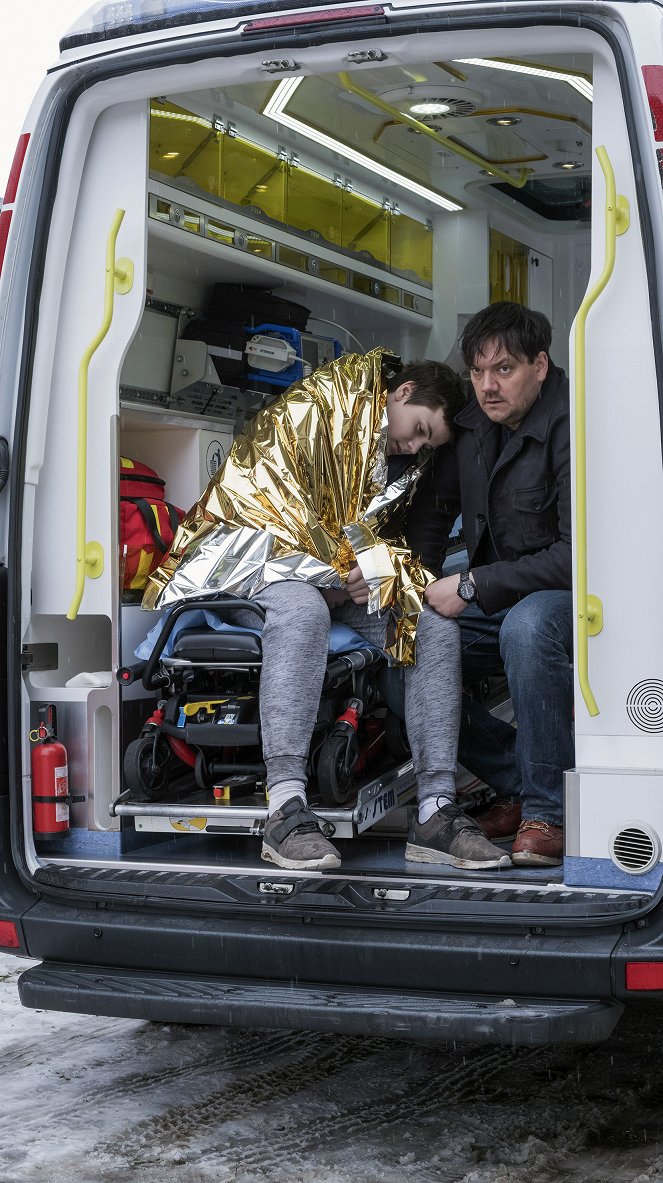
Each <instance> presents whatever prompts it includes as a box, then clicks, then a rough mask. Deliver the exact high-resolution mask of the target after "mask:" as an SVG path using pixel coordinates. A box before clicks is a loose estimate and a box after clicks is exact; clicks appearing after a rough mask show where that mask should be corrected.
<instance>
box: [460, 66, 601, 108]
mask: <svg viewBox="0 0 663 1183" xmlns="http://www.w3.org/2000/svg"><path fill="white" fill-rule="evenodd" d="M454 61H455V62H458V63H459V64H460V65H465V66H485V67H486V69H489V70H510V71H511V73H513V74H532V75H533V76H534V77H535V78H551V79H552V80H553V81H556V82H568V84H569V86H572V87H573V89H574V90H577V91H578V94H581V95H582V97H583V98H584V99H587V100H588V101H589V102H590V103H591V102H592V100H593V97H594V88H593V87H592V84H591V82H589V81H588V79H587V78H585V77H583V75H582V74H569V73H568V72H567V71H566V70H554V69H549V68H548V66H528V65H524V64H523V63H521V62H507V61H501V60H500V59H499V58H454Z"/></svg>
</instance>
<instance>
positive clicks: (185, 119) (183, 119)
mask: <svg viewBox="0 0 663 1183" xmlns="http://www.w3.org/2000/svg"><path fill="white" fill-rule="evenodd" d="M150 115H151V116H152V118H153V119H172V120H173V121H174V122H175V123H195V124H197V125H198V127H204V128H205V129H206V130H207V131H209V130H210V129H211V127H212V120H211V119H204V118H203V116H202V115H187V114H185V113H184V112H183V111H161V110H160V109H159V107H150Z"/></svg>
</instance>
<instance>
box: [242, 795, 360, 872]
mask: <svg viewBox="0 0 663 1183" xmlns="http://www.w3.org/2000/svg"><path fill="white" fill-rule="evenodd" d="M332 832H333V831H332ZM260 857H261V858H263V859H264V860H265V862H267V863H276V865H277V866H278V867H284V868H285V869H286V871H330V870H332V868H333V867H340V865H341V856H340V854H339V853H338V851H337V849H336V847H335V846H332V844H331V842H328V841H327V839H326V838H325V836H324V834H323V832H322V829H321V828H320V822H319V820H318V818H317V817H316V816H315V814H314V813H312V812H311V810H310V809H308V808H307V807H306V805H305V804H304V802H303V801H302V799H301V797H290V799H289V800H288V801H286V802H285V804H284V805H282V806H281V808H280V809H277V810H276V812H275V813H273V814H272V816H271V817H268V818H267V822H266V824H265V833H264V834H263V841H262V850H261V852H260Z"/></svg>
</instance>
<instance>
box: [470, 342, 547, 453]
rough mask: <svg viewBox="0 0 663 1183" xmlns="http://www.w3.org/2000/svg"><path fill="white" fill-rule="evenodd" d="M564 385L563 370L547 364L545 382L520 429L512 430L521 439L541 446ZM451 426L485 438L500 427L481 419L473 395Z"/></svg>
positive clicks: (484, 417) (490, 420)
mask: <svg viewBox="0 0 663 1183" xmlns="http://www.w3.org/2000/svg"><path fill="white" fill-rule="evenodd" d="M566 382H567V377H566V374H565V373H564V370H560V369H559V368H558V367H557V366H556V365H553V363H552V362H550V365H549V367H548V373H547V375H546V380H545V382H544V383H543V386H542V387H541V393H540V395H539V397H538V398H537V400H536V402H535V403H534V404H533V405H532V406H531V407H530V409H529V411H528V412H527V415H526V416H525V418H524V419H523V421H522V423H521V424H520V426H519V427H518V428H516V432H517V433H518V434H519V436H520V437H521V438H523V437H524V436H531V437H532V438H533V439H536V440H539V441H541V442H542V443H543V442H544V441H545V440H546V439H547V437H548V432H549V428H550V419H551V416H552V414H553V412H554V411H555V404H556V402H557V395H558V394H560V392H561V391H562V390H563V388H564V385H565V383H566ZM454 423H456V424H457V425H458V426H459V427H464V428H466V429H467V430H469V431H474V432H476V433H477V435H480V436H485V435H488V434H489V432H491V431H495V432H497V431H500V430H501V424H499V423H493V421H492V419H489V418H488V416H487V415H484V413H483V411H482V410H481V407H480V406H479V404H478V402H477V400H476V397H475V395H474V391H472V394H471V395H470V399H469V402H468V404H467V406H466V407H463V410H462V411H460V412H459V414H458V415H456V417H455V419H454ZM514 434H515V433H514Z"/></svg>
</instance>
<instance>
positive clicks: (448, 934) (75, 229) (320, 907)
mask: <svg viewBox="0 0 663 1183" xmlns="http://www.w3.org/2000/svg"><path fill="white" fill-rule="evenodd" d="M662 47H663V5H661V4H660V3H658V2H656V0H643V2H634V0H604V2H600V3H599V2H597V0H554V2H552V0H537V2H536V3H533V2H531V0H500V2H499V3H492V2H490V0H487V2H485V3H483V2H482V3H480V4H479V3H476V0H381V2H379V3H375V2H371V0H343V2H340V3H338V2H335V0H326V2H325V3H324V4H315V3H311V2H309V0H303V2H299V0H233V2H232V3H224V2H222V0H122V2H119V0H117V2H114V0H98V2H97V3H95V4H93V5H92V6H91V7H90V8H89V10H88V11H87V12H85V13H83V15H82V16H81V17H80V18H79V19H78V20H77V21H76V22H75V24H74V25H73V27H72V28H70V29H69V30H68V32H67V33H66V34H65V35H64V37H63V38H62V41H61V43H60V51H61V52H60V56H59V59H58V60H57V62H55V64H54V65H53V67H52V68H51V69H50V70H49V72H48V74H47V77H46V79H45V80H44V82H43V84H42V86H41V88H40V90H39V92H38V94H37V96H36V98H35V100H34V102H33V104H32V106H31V108H30V110H29V113H28V115H27V119H26V121H25V124H24V128H23V132H22V134H21V136H20V139H19V141H18V145H17V148H16V153H15V156H14V161H13V165H12V168H11V174H10V177H9V180H8V184H7V188H6V191H5V195H4V202H3V205H2V209H1V212H0V265H1V268H2V270H1V274H0V388H1V390H2V399H1V400H0V437H1V438H0V485H1V486H2V490H1V492H0V563H1V566H0V590H1V605H2V608H1V611H2V617H3V627H2V637H3V638H4V641H3V645H2V653H1V658H0V677H1V678H2V693H1V695H0V711H1V722H0V734H1V736H2V745H1V749H0V751H1V757H0V758H1V772H0V845H1V850H2V858H1V859H0V948H2V949H3V950H4V951H8V952H11V953H15V954H17V955H18V956H25V957H28V958H31V959H33V961H35V962H36V964H33V965H31V966H30V967H29V968H27V969H26V970H25V972H24V973H23V974H22V976H21V978H20V983H19V991H20V996H21V999H22V1001H23V1003H24V1004H25V1005H26V1006H28V1007H39V1008H49V1009H54V1010H63V1011H75V1012H84V1013H85V1012H87V1013H93V1014H105V1015H117V1016H122V1017H133V1018H142V1019H150V1020H164V1021H168V1022H172V1021H175V1022H186V1023H192V1022H193V1023H209V1024H227V1025H244V1026H250V1027H268V1028H274V1027H286V1028H300V1029H319V1030H327V1031H352V1032H366V1033H367V1034H379V1035H387V1036H397V1037H399V1038H402V1037H411V1038H413V1039H419V1038H421V1039H440V1040H446V1039H461V1040H474V1041H479V1042H494V1043H507V1044H514V1045H517V1044H530V1045H536V1044H543V1043H551V1042H553V1043H554V1042H558V1043H564V1042H566V1043H580V1042H593V1041H598V1040H601V1039H604V1038H606V1037H607V1036H608V1035H609V1034H610V1032H611V1031H612V1030H613V1028H614V1026H615V1024H616V1023H617V1022H618V1021H619V1018H620V1016H621V1014H622V1013H623V1011H624V1009H625V1007H626V1006H631V1007H634V1006H636V1005H637V1004H639V1003H643V1002H646V1003H648V1004H651V1002H655V1001H657V1000H661V1001H663V614H662V613H659V611H658V609H655V604H656V601H657V599H658V595H659V592H660V589H661V587H662V586H663V528H662V526H661V522H662V520H663V464H662V451H661V442H662V429H663V351H662V347H661V346H662V331H661V330H662V323H661V296H662V295H663V48H662ZM505 299H506V300H515V301H517V302H520V303H523V304H526V305H528V306H529V307H531V308H534V309H537V310H539V311H542V312H544V313H545V314H546V315H547V316H548V318H549V319H550V321H551V323H552V326H553V342H552V347H551V356H552V358H553V360H554V362H555V363H556V364H557V365H558V366H561V367H563V368H564V369H565V370H566V371H567V373H568V374H569V377H570V382H571V394H572V411H571V436H572V455H573V481H574V492H573V556H574V588H573V597H574V615H575V639H574V662H573V668H574V677H575V709H574V726H575V765H574V767H572V768H569V769H568V771H567V772H566V776H565V801H564V811H565V848H564V860H563V865H562V866H560V867H559V868H556V867H544V868H541V867H533V868H516V867H513V868H512V869H507V870H502V869H500V871H499V872H498V871H492V872H491V871H483V872H471V871H462V870H454V869H453V868H451V867H445V866H442V865H440V866H439V867H438V866H436V865H433V864H425V865H413V864H411V863H410V864H408V863H406V862H405V861H404V858H403V852H404V843H405V837H406V834H407V827H408V811H409V810H410V809H411V807H412V801H413V799H414V793H415V786H414V781H413V773H412V765H411V761H409V760H408V755H407V749H406V748H405V747H402V746H401V748H400V749H399V746H398V736H395V734H394V722H393V718H392V717H391V716H390V714H389V711H388V710H387V708H386V707H384V706H381V705H380V702H379V701H377V702H374V704H373V705H374V706H375V711H374V715H375V719H376V720H377V722H376V723H375V726H374V732H373V733H372V735H373V738H374V739H375V742H376V743H377V741H378V739H379V740H380V742H382V741H383V740H384V744H383V748H382V755H381V756H380V757H379V758H378V759H377V760H376V761H371V760H367V761H366V764H365V767H363V769H362V770H361V772H360V774H358V775H355V776H354V777H353V778H352V783H351V784H348V783H345V782H343V783H339V781H336V782H334V781H333V777H332V786H331V788H329V787H328V789H327V793H326V796H325V794H324V793H323V798H322V800H318V799H317V798H316V797H315V795H313V796H312V798H311V800H312V805H313V807H314V808H315V809H316V812H317V813H318V814H319V816H321V817H322V818H323V820H324V821H325V822H326V824H327V825H328V827H329V832H330V833H331V832H332V831H333V832H334V843H335V844H336V845H337V846H338V848H339V850H340V851H341V853H342V864H341V866H340V867H339V868H337V869H335V870H333V871H329V872H306V871H285V870H281V869H279V868H278V867H274V866H268V865H267V864H265V863H264V862H262V861H261V860H260V841H259V836H260V834H261V832H262V828H263V827H264V822H265V817H266V802H265V794H264V785H263V784H262V783H261V780H260V776H259V775H258V776H257V777H254V778H253V781H250V779H249V778H248V777H247V775H246V774H245V767H244V764H243V763H242V761H241V759H238V758H237V757H236V756H235V757H231V762H232V759H235V760H236V769H235V772H236V775H234V776H232V775H231V776H229V775H228V774H227V770H226V771H225V772H224V771H223V770H221V771H219V769H220V767H221V766H220V764H219V768H216V767H215V766H214V762H213V761H212V762H211V764H209V762H208V763H206V762H205V759H204V758H203V759H201V760H198V759H197V758H196V760H195V761H193V762H189V766H188V767H184V766H182V768H181V769H180V772H181V774H182V775H178V777H176V778H174V779H172V778H171V776H170V772H169V768H170V765H168V761H169V760H171V756H172V753H173V752H175V751H176V748H175V747H174V746H173V745H170V748H169V749H168V750H166V749H163V747H162V748H161V749H160V746H159V745H160V743H161V741H162V740H163V736H161V735H159V736H157V735H156V732H155V730H154V728H155V722H154V718H155V716H154V712H155V709H157V710H158V709H162V708H161V707H160V706H159V693H160V687H162V686H163V685H164V684H165V681H164V677H163V668H160V667H159V664H158V663H156V664H155V662H154V661H153V662H152V668H151V671H150V677H149V678H146V677H145V676H144V667H140V668H139V667H137V662H138V660H139V659H138V658H137V656H136V650H137V649H138V650H139V651H140V649H141V645H142V644H143V643H144V641H145V638H146V636H147V634H148V632H149V630H150V629H151V628H152V627H153V625H154V623H155V620H157V621H158V620H160V619H162V618H160V617H159V616H158V615H155V613H148V612H145V611H144V610H143V609H141V606H140V601H141V594H140V587H141V579H142V580H143V584H144V575H145V571H144V567H145V562H147V564H148V565H149V563H150V562H151V552H150V549H149V547H147V548H146V554H147V559H144V562H143V568H141V566H140V563H141V560H140V556H139V559H138V560H137V562H136V564H135V565H134V566H131V567H130V560H131V555H130V554H129V549H128V543H127V539H126V536H125V533H124V529H123V523H122V520H121V518H122V515H121V505H122V497H123V491H122V487H121V485H122V481H123V480H124V479H125V478H126V476H127V464H128V466H129V472H130V473H131V471H132V470H133V471H134V472H135V474H136V476H137V477H138V476H141V475H142V477H146V479H147V482H148V485H147V486H146V487H147V488H148V492H147V493H146V494H145V495H144V496H143V497H142V500H143V501H146V502H147V505H148V509H149V507H150V506H153V507H154V506H156V501H157V500H161V499H163V502H164V504H167V505H170V506H171V507H174V512H175V513H176V514H177V511H178V510H186V509H188V508H189V507H190V506H191V505H193V504H194V503H195V502H196V500H197V499H198V497H199V495H200V492H201V490H202V489H203V488H204V486H205V485H206V483H207V481H208V480H209V478H210V476H211V475H213V473H214V471H215V470H216V469H217V468H218V466H219V464H220V463H221V462H222V461H223V459H224V457H225V456H226V455H227V454H228V452H229V450H230V448H231V447H232V445H233V441H234V439H235V438H236V437H237V436H238V434H240V433H241V431H242V430H243V427H244V425H245V424H246V423H247V422H248V421H250V419H251V418H252V416H253V415H255V414H256V413H257V412H258V411H260V410H261V409H262V408H263V407H268V406H269V405H271V402H272V401H273V400H274V399H275V398H277V397H278V396H279V394H280V393H282V392H283V390H284V389H286V388H287V386H288V385H289V383H290V381H292V380H296V379H297V378H298V377H301V376H302V375H303V374H306V373H309V372H312V371H313V370H315V369H316V368H317V367H318V366H319V365H322V364H326V362H328V361H329V359H330V358H334V357H337V356H341V355H343V354H345V353H350V352H355V353H357V352H359V353H365V352H368V351H370V350H372V349H374V348H378V347H383V348H388V349H390V350H392V351H393V352H395V353H397V354H398V355H400V356H401V357H402V358H404V359H405V360H411V359H414V358H424V357H429V358H437V359H439V360H447V361H448V363H449V364H450V365H452V366H454V368H456V369H457V370H458V371H459V372H462V370H463V363H462V358H461V357H460V354H459V351H458V346H457V341H458V338H459V335H460V333H461V332H462V329H463V327H464V325H465V324H466V323H467V321H468V319H469V317H470V316H471V315H472V314H473V313H474V312H476V311H477V310H479V309H480V308H483V307H485V306H486V305H487V304H489V303H491V302H495V301H498V300H505ZM297 309H299V310H300V312H297V311H296V310H297ZM302 309H303V312H302V311H301V310H302ZM293 310H294V311H293ZM121 473H122V477H121V476H120V474H121ZM150 474H151V475H150ZM150 481H151V482H152V492H150V491H149V489H150ZM162 482H164V483H165V493H164V486H163V483H162ZM157 494H158V496H157ZM139 499H140V498H139ZM151 512H152V514H153V516H154V517H155V523H156V528H157V534H158V536H159V537H160V538H161V541H162V542H163V543H164V545H165V544H166V542H167V539H165V538H164V536H163V535H164V531H165V530H166V528H167V527H166V523H165V521H164V520H163V519H161V518H159V516H158V510H157V509H156V508H153V509H152V510H151ZM155 515H156V516H155ZM456 552H457V554H458V555H462V539H460V540H458V541H457V544H456ZM447 562H448V563H451V564H452V565H453V562H454V553H453V550H452V552H451V553H450V555H449V558H448V560H447ZM129 568H130V569H129ZM447 569H453V566H452V568H449V567H448V568H447ZM456 569H458V567H456ZM141 571H142V574H141ZM199 642H200V638H197V639H195V643H196V644H199ZM190 660H191V659H190V657H187V656H186V655H185V656H184V657H182V658H181V659H180V666H179V667H178V668H179V673H178V677H180V676H181V678H182V679H183V684H188V683H187V678H189V676H190V674H191V673H192V670H193V665H192V664H191V667H190V664H189V663H190ZM205 660H207V659H205ZM242 661H244V659H242ZM242 661H240V665H241V664H242ZM203 664H205V661H203ZM223 664H224V663H223V662H220V665H223ZM245 664H248V659H246V662H245ZM350 672H351V678H352V680H353V687H355V685H356V681H357V679H358V678H359V673H361V671H359V672H358V671H357V669H355V668H354V667H353V668H352V670H351V671H350ZM171 673H172V663H171ZM169 676H171V675H169ZM251 676H252V677H253V676H254V675H251ZM362 676H363V675H362ZM364 682H366V679H364ZM362 684H363V683H362ZM474 692H475V693H478V694H485V695H486V696H487V698H488V700H489V702H490V704H491V705H492V706H493V707H494V709H495V710H496V711H501V712H502V713H503V716H504V717H506V718H510V715H509V709H510V708H509V703H508V701H507V700H506V699H505V697H504V694H503V693H501V692H500V687H499V686H498V685H497V686H496V685H492V684H491V685H486V686H481V687H478V688H474ZM203 698H204V695H203V696H202V697H201V696H199V697H198V699H196V703H197V706H196V711H197V712H198V714H197V715H196V718H198V715H200V714H201V712H202V715H201V718H202V719H203V723H202V725H203V726H205V727H207V729H208V730H207V732H206V734H211V731H212V730H213V729H214V728H217V729H218V727H219V726H222V725H223V724H224V719H223V718H220V716H219V711H218V709H217V708H218V704H219V701H220V699H219V698H218V696H217V698H216V699H215V698H214V696H213V695H211V694H208V695H207V700H205V701H203ZM224 701H225V700H224ZM238 709H239V708H238ZM231 713H232V712H231ZM166 715H167V710H166ZM228 718H229V715H228V712H226V716H225V721H226V722H227V721H228ZM234 718H235V717H234V716H233V719H234ZM233 719H231V720H230V722H231V725H234V724H233ZM171 722H172V727H173V728H175V727H177V726H180V725H183V728H184V732H183V734H185V735H188V734H189V732H188V731H187V728H189V729H190V727H191V726H192V725H193V724H192V721H191V718H189V716H188V715H187V713H186V711H184V723H183V724H182V721H181V720H179V719H177V718H174V719H173V720H171ZM388 724H389V726H388ZM247 725H248V724H247ZM150 727H152V731H150ZM390 730H391V734H387V732H389V731H390ZM215 734H216V733H215ZM175 742H176V743H177V742H179V741H177V740H176V741H175ZM370 742H371V743H372V742H373V739H371V740H370ZM230 746H232V745H230ZM369 746H370V744H369ZM185 747H186V745H185ZM180 750H181V751H182V752H183V751H184V748H181V749H180ZM222 751H223V752H224V753H225V756H224V758H226V757H227V756H228V747H227V746H226V748H223V749H222ZM160 752H161V756H163V759H162V760H161V756H160ZM164 752H165V755H163V753H164ZM127 753H129V755H127ZM160 761H161V762H160ZM184 763H185V764H186V760H185V761H184ZM247 767H248V765H247ZM187 778H188V779H187ZM342 779H343V778H342V777H341V778H340V781H342ZM459 780H460V782H461V787H462V788H465V789H466V790H469V792H470V794H471V792H472V791H473V784H472V782H471V778H469V777H465V780H464V781H463V773H462V770H461V772H460V774H459Z"/></svg>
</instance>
